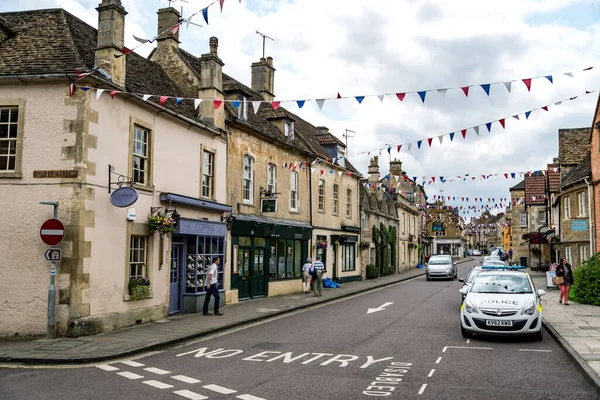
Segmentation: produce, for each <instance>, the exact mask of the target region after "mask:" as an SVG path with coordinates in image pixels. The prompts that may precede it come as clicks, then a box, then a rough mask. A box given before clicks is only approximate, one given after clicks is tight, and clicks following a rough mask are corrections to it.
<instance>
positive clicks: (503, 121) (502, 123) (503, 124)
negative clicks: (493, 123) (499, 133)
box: [498, 118, 506, 129]
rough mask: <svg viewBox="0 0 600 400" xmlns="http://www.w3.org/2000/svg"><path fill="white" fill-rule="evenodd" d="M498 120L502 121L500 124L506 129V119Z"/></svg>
mask: <svg viewBox="0 0 600 400" xmlns="http://www.w3.org/2000/svg"><path fill="white" fill-rule="evenodd" d="M498 122H500V125H502V128H503V129H506V125H505V123H506V121H505V120H504V118H502V119H499V120H498Z"/></svg>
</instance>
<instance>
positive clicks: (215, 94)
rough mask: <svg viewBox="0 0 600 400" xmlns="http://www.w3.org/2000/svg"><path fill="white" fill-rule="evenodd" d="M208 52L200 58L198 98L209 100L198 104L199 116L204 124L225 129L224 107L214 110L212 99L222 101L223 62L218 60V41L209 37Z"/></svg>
mask: <svg viewBox="0 0 600 400" xmlns="http://www.w3.org/2000/svg"><path fill="white" fill-rule="evenodd" d="M209 47H210V52H209V53H206V54H202V55H201V56H200V68H201V71H202V73H201V77H200V85H199V90H198V97H199V98H201V99H211V100H208V101H206V100H205V101H203V102H202V103H201V104H200V116H201V118H202V121H203V122H204V123H205V124H208V125H213V126H215V127H217V128H220V129H225V107H224V106H221V107H219V108H218V109H217V110H215V107H214V103H213V101H212V99H215V100H223V99H224V98H225V96H224V94H223V65H225V64H224V63H223V61H221V59H220V58H219V54H218V49H219V39H217V38H216V37H214V36H213V37H211V38H210V40H209Z"/></svg>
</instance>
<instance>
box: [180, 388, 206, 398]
mask: <svg viewBox="0 0 600 400" xmlns="http://www.w3.org/2000/svg"><path fill="white" fill-rule="evenodd" d="M173 393H175V394H177V395H179V396H181V397H185V398H186V399H190V400H204V399H208V397H206V396H202V395H201V394H198V393H194V392H190V391H189V390H176V391H174V392H173Z"/></svg>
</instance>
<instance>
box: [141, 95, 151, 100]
mask: <svg viewBox="0 0 600 400" xmlns="http://www.w3.org/2000/svg"><path fill="white" fill-rule="evenodd" d="M150 97H152V95H151V94H145V95H144V96H142V98H143V99H144V101H148V99H149V98H150Z"/></svg>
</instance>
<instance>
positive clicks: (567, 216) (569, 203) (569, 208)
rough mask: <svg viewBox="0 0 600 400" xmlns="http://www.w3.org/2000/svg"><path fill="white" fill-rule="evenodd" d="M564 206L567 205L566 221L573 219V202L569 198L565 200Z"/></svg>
mask: <svg viewBox="0 0 600 400" xmlns="http://www.w3.org/2000/svg"><path fill="white" fill-rule="evenodd" d="M563 204H564V205H565V219H571V200H570V199H569V196H566V197H565V198H564V200H563Z"/></svg>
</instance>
